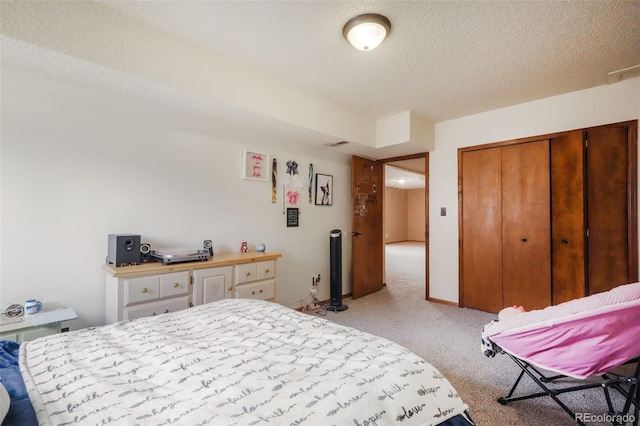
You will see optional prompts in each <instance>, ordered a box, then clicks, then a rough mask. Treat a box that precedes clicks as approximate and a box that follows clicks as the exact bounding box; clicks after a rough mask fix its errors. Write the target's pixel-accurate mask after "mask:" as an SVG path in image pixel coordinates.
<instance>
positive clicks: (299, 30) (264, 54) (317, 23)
mask: <svg viewBox="0 0 640 426" xmlns="http://www.w3.org/2000/svg"><path fill="white" fill-rule="evenodd" d="M2 3H3V8H2V9H0V12H1V13H2V18H3V21H2V24H3V25H2V27H0V31H1V32H2V35H3V38H2V49H3V50H2V60H3V66H10V67H15V68H18V69H22V70H26V71H29V72H32V73H40V74H45V75H47V76H50V77H53V78H60V79H63V80H68V81H71V82H75V83H78V84H82V85H84V86H90V87H94V88H98V89H101V90H110V91H115V92H123V93H126V94H127V95H128V96H136V97H139V98H141V99H144V100H150V101H153V102H156V103H159V104H164V105H168V106H170V108H173V109H179V110H180V112H181V113H185V114H193V115H201V116H205V117H206V118H207V119H208V121H211V122H215V123H216V124H220V125H216V126H215V127H216V128H218V129H223V128H224V127H225V126H224V125H223V124H224V123H226V124H227V126H226V127H227V130H226V131H224V132H223V133H225V136H226V135H231V134H235V132H234V129H236V130H237V132H238V133H243V137H246V138H251V135H252V134H262V135H266V134H270V135H271V136H272V137H273V138H280V139H283V140H286V139H289V140H298V141H303V142H308V143H311V144H314V145H324V144H327V143H332V142H337V141H338V140H340V139H341V137H340V136H339V135H337V134H336V133H339V132H325V131H323V129H321V128H320V127H318V126H316V127H313V126H311V125H307V124H306V123H308V122H309V120H306V121H305V120H299V121H298V122H288V121H287V120H284V119H282V118H281V117H275V118H274V116H271V115H270V114H265V113H263V112H261V111H259V109H258V108H256V109H253V110H252V109H251V108H244V105H246V104H248V103H250V101H251V100H250V99H248V100H247V99H242V100H240V101H238V102H237V104H233V105H230V103H229V102H228V100H225V99H223V98H222V97H220V98H216V96H217V95H218V92H221V90H218V89H217V88H216V90H218V92H216V90H213V89H212V93H207V94H204V95H199V93H198V92H197V91H196V90H195V89H194V90H192V91H191V92H190V91H189V90H187V89H189V88H190V86H189V84H191V86H193V87H195V84H196V83H195V82H190V81H187V80H189V78H190V77H189V71H191V70H193V72H194V77H193V78H194V79H197V77H195V76H196V75H198V74H196V73H197V72H202V71H203V70H204V72H206V70H207V67H209V70H210V71H211V72H210V74H212V75H213V74H215V73H216V72H217V68H216V65H217V64H219V63H221V61H217V62H216V61H212V60H210V58H205V57H204V55H203V54H202V53H201V52H200V51H197V50H196V49H195V48H194V49H192V50H189V52H187V53H189V54H192V53H193V54H192V55H191V56H188V55H187V53H185V54H184V55H176V54H175V52H177V51H184V49H182V50H180V49H181V48H183V47H184V46H185V43H189V46H196V47H197V48H198V49H202V50H206V51H207V52H211V54H212V55H217V57H221V58H222V57H223V58H227V59H228V60H230V61H232V62H233V63H236V64H240V65H241V66H242V67H244V68H242V69H240V71H239V72H238V73H237V74H238V75H242V76H246V82H247V83H250V80H252V81H260V80H261V81H262V82H263V84H264V86H263V87H264V88H267V87H268V86H269V85H271V86H273V84H271V83H272V82H275V81H282V82H283V88H284V89H286V90H289V91H290V92H291V93H293V92H294V91H297V93H296V96H297V98H296V99H300V100H301V104H300V105H301V108H300V109H301V110H302V109H304V108H306V111H313V110H314V108H316V107H314V105H315V104H317V105H318V106H317V110H318V111H319V112H318V114H322V115H323V116H325V115H326V112H327V111H330V109H328V108H327V107H326V105H322V108H321V105H320V103H321V102H319V101H318V100H320V99H321V100H326V101H327V103H328V104H329V103H330V104H331V105H335V106H339V107H340V108H344V110H345V111H349V112H352V113H353V114H354V116H357V118H358V119H359V120H361V121H363V122H365V121H366V117H369V118H370V119H371V120H373V121H372V123H375V120H379V119H382V118H385V117H389V116H392V115H394V114H398V113H401V112H404V111H413V112H416V113H418V114H420V115H421V116H424V117H426V118H428V119H430V120H431V121H433V122H436V123H437V122H439V121H443V120H448V119H452V118H457V117H462V116H465V115H470V114H474V113H479V112H483V111H488V110H492V109H497V108H501V107H506V106H510V105H514V104H519V103H523V102H527V101H532V100H536V99H541V98H545V97H549V96H553V95H559V94H563V93H568V92H572V91H576V90H581V89H586V88H590V87H595V86H599V85H603V84H607V82H608V79H607V73H609V72H611V71H615V70H619V69H624V68H627V67H633V66H636V65H639V64H640V25H638V22H640V1H582V0H580V1H574V0H568V1H498V2H491V1H357V2H356V1H126V2H123V1H100V2H93V3H90V2H77V3H76V2H63V3H60V5H56V2H51V1H49V2H44V3H34V2H24V3H30V4H24V3H23V4H18V3H20V2H10V1H3V2H2ZM13 3H16V4H17V5H14V4H13ZM96 7H99V8H100V7H101V8H102V10H97V9H96ZM39 8H47V11H46V13H42V14H38V13H37V9H39ZM360 13H381V14H384V15H385V16H387V17H388V18H389V19H390V21H391V23H392V30H391V34H390V36H389V37H388V39H387V40H385V42H383V44H382V45H381V46H380V47H379V48H378V49H376V50H374V51H371V52H361V51H358V50H356V49H354V48H352V47H351V46H350V45H348V44H347V42H346V41H345V40H344V39H343V38H342V32H341V30H342V26H343V25H344V23H345V22H346V21H347V20H349V19H350V18H352V17H353V16H356V15H358V14H360ZM50 18H51V19H50ZM53 18H58V19H57V20H56V19H53ZM17 20H20V21H21V22H16V21H17ZM112 21H113V22H112ZM61 22H64V24H60V23H61ZM125 24H126V25H125ZM52 25H58V26H59V27H58V28H47V26H52ZM134 27H136V28H137V29H136V30H134V29H133V28H134ZM74 31H75V32H74ZM99 35H105V36H106V37H105V38H104V39H100V38H98V36H99ZM58 36H59V37H64V36H66V37H67V39H66V40H60V41H59V42H57V41H55V40H52V38H55V37H58ZM127 37H129V38H127ZM104 40H112V43H113V45H115V46H116V47H114V46H112V45H109V44H108V43H106V42H105V41H104ZM83 42H84V44H85V45H84V46H80V45H81V44H82V43H83ZM143 42H147V44H148V45H150V46H154V44H153V43H155V46H157V45H162V46H166V54H165V56H164V57H163V58H162V60H161V61H158V60H156V62H153V61H152V59H154V58H155V56H154V55H156V56H158V54H159V52H157V51H154V52H151V51H149V52H140V51H138V52H136V51H135V50H133V48H130V46H134V45H139V46H143V44H142V43H143ZM189 46H188V47H189ZM127 49H129V50H130V51H128V50H127ZM198 55H200V58H201V59H200V60H199V62H197V61H191V59H195V58H196V57H197V56H198ZM202 58H204V59H202ZM207 61H209V62H207ZM158 63H164V64H165V65H166V68H167V69H169V68H171V67H183V68H184V70H185V72H184V73H183V74H182V75H180V74H179V73H174V74H171V75H170V74H168V73H167V74H166V75H161V70H158V69H154V67H157V66H158ZM212 64H213V65H212ZM225 66H226V67H227V68H229V69H230V65H228V64H226V63H225ZM145 67H146V68H145ZM248 70H254V71H255V72H249V71H248ZM216 75H217V74H216ZM635 75H638V74H637V71H633V72H630V73H626V74H623V75H621V77H622V78H626V77H630V76H635ZM263 76H265V77H263ZM169 77H170V78H169ZM267 77H268V78H267ZM154 78H155V80H154ZM162 78H164V80H163V79H162ZM268 79H271V80H268ZM200 80H202V78H200ZM611 80H612V79H609V81H611ZM145 83H146V84H145ZM223 83H224V82H223ZM285 85H286V87H285ZM248 86H249V87H251V88H252V90H251V92H252V95H253V96H255V97H259V96H262V97H265V96H271V97H273V95H271V94H262V93H261V90H256V89H255V88H258V89H260V86H258V85H257V83H255V84H254V85H253V86H250V85H249V84H248ZM206 87H207V84H206V82H201V86H200V87H199V88H197V89H198V90H201V91H202V89H203V88H206ZM292 88H295V90H293V89H292ZM214 92H215V93H214ZM264 92H265V93H267V91H266V90H265V91H264ZM302 94H306V96H307V97H306V98H304V99H303V98H302ZM247 96H248V95H247ZM302 101H304V102H302ZM241 102H245V104H240V103H241ZM273 102H274V104H273V105H274V108H273V109H274V110H276V112H278V111H277V110H278V109H279V106H278V105H277V102H278V99H274V100H273ZM314 103H315V104H314ZM238 105H240V106H238ZM302 106H303V107H304V108H302ZM288 107H290V108H292V109H294V110H295V108H296V105H293V106H291V105H289V106H288ZM243 108H244V109H243ZM334 109H336V108H334ZM337 115H338V116H339V115H340V114H337ZM363 117H364V118H363ZM334 121H335V120H334ZM351 121H353V120H351ZM356 121H357V120H356ZM248 123H252V124H251V125H249V124H248ZM332 149H334V150H338V151H341V152H344V153H350V154H358V155H364V156H368V157H371V158H388V157H394V156H399V155H409V154H413V153H415V152H422V151H423V150H421V149H420V148H416V147H415V146H407V145H398V146H391V147H386V148H383V149H380V148H375V147H373V148H372V147H370V146H363V145H358V144H346V145H342V146H340V147H338V148H332Z"/></svg>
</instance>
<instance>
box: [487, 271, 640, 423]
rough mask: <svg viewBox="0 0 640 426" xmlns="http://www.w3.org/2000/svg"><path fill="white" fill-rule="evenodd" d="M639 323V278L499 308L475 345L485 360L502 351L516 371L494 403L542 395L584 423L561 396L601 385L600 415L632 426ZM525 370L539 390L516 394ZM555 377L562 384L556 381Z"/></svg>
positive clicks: (639, 372)
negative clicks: (538, 304)
mask: <svg viewBox="0 0 640 426" xmlns="http://www.w3.org/2000/svg"><path fill="white" fill-rule="evenodd" d="M639 326H640V283H632V284H626V285H621V286H618V287H616V288H614V289H612V290H610V291H607V292H602V293H598V294H594V295H591V296H588V297H583V298H579V299H575V300H571V301H569V302H565V303H561V304H559V305H556V306H550V307H547V308H545V309H541V310H534V311H530V312H519V311H518V309H517V308H506V309H505V310H503V311H501V312H500V315H499V319H498V320H495V321H492V322H491V323H490V324H487V325H486V326H485V327H484V329H483V331H482V350H483V352H484V354H485V355H486V356H487V357H490V358H493V357H494V356H495V355H496V354H497V353H500V354H505V355H507V357H508V358H510V359H511V360H513V361H514V362H515V363H516V365H517V366H518V367H519V368H520V373H519V375H518V377H517V379H516V381H515V383H514V385H513V386H512V388H511V390H510V391H509V393H508V394H507V395H506V396H504V397H500V398H498V402H500V403H501V404H508V403H511V402H515V401H521V400H525V399H532V398H539V397H547V396H548V397H550V398H552V399H553V400H554V401H555V402H556V403H557V404H558V405H559V406H560V407H561V408H562V409H563V410H564V411H566V412H567V413H568V414H569V415H570V416H571V417H572V418H573V419H574V420H575V421H576V423H578V424H580V425H584V424H585V422H584V421H583V420H584V419H583V418H582V417H584V415H585V413H576V412H574V411H572V410H571V409H570V408H569V407H568V406H567V405H566V404H565V403H564V402H563V401H562V399H561V398H560V395H562V394H564V393H568V392H582V391H585V390H587V389H594V388H601V389H602V390H603V395H604V397H605V399H606V403H607V407H608V410H609V411H608V413H606V415H603V418H607V419H609V421H611V422H612V423H613V424H625V423H626V422H627V421H630V422H632V423H633V424H635V425H637V424H638V417H639V416H638V414H639V409H640V392H639V390H638V382H639V381H640V366H639V363H638V360H639V359H638V357H640V334H639V332H638V330H639V328H638V327H639ZM621 367H622V368H621ZM616 369H622V370H624V373H622V374H621V373H618V372H616V371H614V370H616ZM541 370H544V371H541ZM525 374H526V375H527V376H528V377H530V378H531V379H532V380H533V382H534V383H536V384H537V385H538V387H539V388H540V390H541V391H540V392H534V393H530V394H525V395H515V393H516V389H517V388H518V385H519V384H520V381H521V379H522V378H523V377H524V375H525ZM586 379H589V380H588V381H587V380H586ZM558 382H559V383H561V385H559V386H556V385H555V383H558ZM568 383H572V384H568ZM611 391H616V393H617V395H619V396H621V397H622V402H621V404H620V405H619V406H618V408H616V407H614V402H613V400H614V398H612V392H611Z"/></svg>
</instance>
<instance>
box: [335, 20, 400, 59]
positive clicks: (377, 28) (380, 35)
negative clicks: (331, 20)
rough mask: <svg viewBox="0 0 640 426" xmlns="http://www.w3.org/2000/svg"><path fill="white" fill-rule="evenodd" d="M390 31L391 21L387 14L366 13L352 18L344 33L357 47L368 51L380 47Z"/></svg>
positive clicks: (343, 30)
mask: <svg viewBox="0 0 640 426" xmlns="http://www.w3.org/2000/svg"><path fill="white" fill-rule="evenodd" d="M390 31H391V22H390V21H389V19H387V17H386V16H382V15H378V14H376V13H365V14H364V15H358V16H356V17H355V18H352V19H350V20H349V22H347V23H346V24H345V25H344V28H343V29H342V35H343V36H344V38H345V39H347V41H348V42H349V43H351V45H352V46H353V47H355V48H356V49H358V50H365V51H367V50H373V49H375V48H376V47H378V46H379V45H380V43H382V41H383V40H384V39H385V37H387V35H388V34H389V32H390Z"/></svg>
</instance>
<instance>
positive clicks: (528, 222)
mask: <svg viewBox="0 0 640 426" xmlns="http://www.w3.org/2000/svg"><path fill="white" fill-rule="evenodd" d="M549 179H550V176H549V140H543V141H537V142H528V143H523V144H517V145H511V146H506V147H503V148H502V244H503V248H502V303H503V306H512V305H524V307H525V309H527V310H531V309H542V308H545V307H547V306H549V305H550V304H551V241H550V240H551V238H550V236H551V218H550V187H549V185H550V181H549Z"/></svg>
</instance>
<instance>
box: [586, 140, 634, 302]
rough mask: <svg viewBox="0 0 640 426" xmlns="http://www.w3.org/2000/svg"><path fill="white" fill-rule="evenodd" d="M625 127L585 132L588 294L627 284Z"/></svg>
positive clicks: (626, 156)
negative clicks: (586, 144) (586, 141)
mask: <svg viewBox="0 0 640 426" xmlns="http://www.w3.org/2000/svg"><path fill="white" fill-rule="evenodd" d="M627 134H628V130H627V127H599V128H594V129H589V130H588V132H587V140H588V148H587V173H588V181H587V185H588V189H587V193H588V198H587V202H588V228H589V253H588V254H589V294H594V293H599V292H601V291H607V290H610V289H612V288H613V287H615V286H618V285H620V284H626V283H628V282H630V281H629V278H630V277H629V261H628V259H629V256H628V249H629V248H628V222H627V214H628V208H627V173H628V172H627V170H628V166H627V164H628V160H629V159H628V155H627V138H628V136H627Z"/></svg>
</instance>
